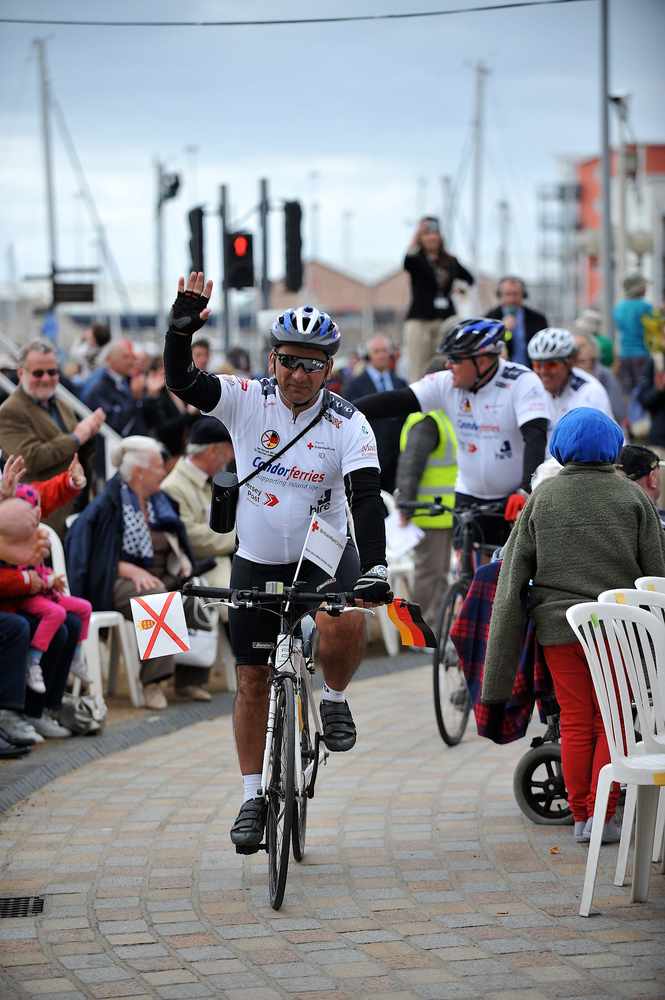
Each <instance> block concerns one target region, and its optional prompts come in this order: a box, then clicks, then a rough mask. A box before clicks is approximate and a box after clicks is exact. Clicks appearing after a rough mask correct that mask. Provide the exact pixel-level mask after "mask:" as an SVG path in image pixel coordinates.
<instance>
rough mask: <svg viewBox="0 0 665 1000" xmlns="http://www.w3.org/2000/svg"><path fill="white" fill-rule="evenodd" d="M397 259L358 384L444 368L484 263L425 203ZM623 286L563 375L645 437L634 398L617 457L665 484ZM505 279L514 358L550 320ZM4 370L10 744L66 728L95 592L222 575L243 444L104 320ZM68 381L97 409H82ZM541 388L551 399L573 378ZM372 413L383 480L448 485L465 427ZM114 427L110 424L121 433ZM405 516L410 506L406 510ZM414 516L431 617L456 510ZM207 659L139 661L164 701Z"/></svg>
mask: <svg viewBox="0 0 665 1000" xmlns="http://www.w3.org/2000/svg"><path fill="white" fill-rule="evenodd" d="M404 267H405V270H406V271H407V273H408V274H409V277H410V280H411V287H412V301H411V305H410V307H409V310H408V314H407V319H406V325H405V331H404V339H403V345H402V349H403V351H404V356H403V357H402V358H400V347H398V346H397V345H396V344H394V343H391V341H390V340H389V339H388V338H387V337H386V336H384V335H375V336H373V337H372V338H371V339H370V340H369V341H368V342H367V344H366V345H365V346H364V348H362V349H361V350H360V351H357V352H353V351H352V352H350V353H348V354H346V355H345V356H344V359H343V361H342V363H341V364H340V365H338V367H337V368H336V369H335V371H334V372H333V376H332V378H331V381H330V383H329V387H330V388H331V389H332V390H334V391H336V392H339V393H340V394H341V395H342V396H344V397H345V398H347V399H349V400H350V401H353V400H354V399H356V398H359V397H361V396H366V395H367V394H370V393H374V392H383V391H386V390H393V389H403V388H405V387H406V385H407V382H406V381H405V380H404V379H403V378H402V377H401V375H400V373H402V372H403V373H404V374H407V373H408V377H409V380H410V381H413V380H415V379H416V378H419V377H420V376H421V375H423V374H424V373H425V372H426V371H436V370H438V369H440V367H441V364H442V359H441V358H440V357H436V350H437V348H438V346H439V343H440V340H441V338H442V336H443V335H444V334H445V333H446V332H447V331H448V330H449V329H451V328H452V326H454V324H455V323H456V322H457V316H456V313H455V301H454V298H453V294H454V293H455V294H456V292H457V289H459V287H460V283H462V286H465V285H470V284H472V283H473V276H472V275H471V274H470V273H469V272H468V271H467V270H466V269H465V268H464V267H463V265H462V264H460V262H459V261H458V260H457V258H456V257H454V256H453V255H452V254H451V253H450V252H449V251H448V250H447V248H446V246H445V242H444V237H443V234H442V233H441V232H440V229H439V226H438V222H437V221H436V219H433V218H432V217H427V218H425V219H423V220H421V223H420V224H419V226H418V228H417V231H416V233H415V235H414V238H413V240H412V242H411V244H410V245H409V247H408V249H407V253H406V257H405V260H404ZM624 288H625V298H624V299H623V300H622V301H621V302H619V303H618V304H617V307H616V310H615V314H614V321H615V323H616V326H617V330H618V341H617V344H618V349H617V352H616V356H613V340H612V338H611V337H610V336H608V335H607V333H608V332H607V331H603V330H602V328H601V327H602V324H601V320H600V314H599V313H598V312H597V311H596V310H594V309H587V310H585V311H584V312H583V313H582V314H581V315H580V316H579V318H578V319H577V320H576V322H575V324H574V326H573V328H572V334H573V338H574V350H573V353H571V354H570V356H569V357H568V358H566V359H565V363H564V362H561V364H560V368H561V371H560V374H561V381H562V385H564V384H567V381H566V380H568V379H569V378H575V377H576V376H575V372H577V373H579V375H580V376H582V375H583V376H584V378H586V379H587V380H589V379H591V380H592V381H593V383H594V384H597V385H598V389H599V391H600V392H602V393H603V394H604V398H605V399H606V400H607V405H606V406H605V405H603V406H601V409H605V410H606V412H607V413H609V414H611V415H612V416H613V417H614V419H615V420H616V421H617V423H618V424H619V425H620V426H621V427H622V429H623V430H624V434H625V438H626V440H629V439H630V437H631V433H632V432H633V433H632V436H633V437H635V436H636V435H635V433H634V431H636V430H637V426H638V422H637V421H633V422H631V413H633V412H634V407H638V409H639V412H640V414H641V416H642V417H643V418H644V419H643V420H642V421H641V424H640V430H641V432H642V434H643V437H642V438H641V439H640V440H639V442H638V444H637V445H630V448H633V449H636V450H634V451H633V452H631V451H630V450H626V452H625V456H624V460H625V467H624V472H625V474H626V475H627V476H629V478H631V479H633V480H634V481H636V482H638V483H639V485H641V486H642V488H643V489H644V490H645V492H646V493H648V495H649V496H650V497H651V498H652V499H653V500H654V501H657V500H658V499H659V494H660V465H659V462H660V460H661V458H663V457H665V365H664V363H663V353H662V351H658V350H654V349H653V344H650V343H648V342H647V341H646V340H645V338H644V318H645V317H654V312H653V310H652V307H651V306H650V305H649V303H648V302H647V301H646V299H645V294H646V283H645V282H644V279H643V278H641V277H640V276H639V275H632V276H629V277H628V278H627V279H626V281H625V283H624ZM496 294H497V305H496V307H495V308H494V309H492V310H489V311H488V316H490V317H496V318H500V319H502V320H503V322H504V324H505V326H506V329H507V331H508V336H507V338H506V354H507V357H508V358H509V359H511V360H513V361H515V362H519V363H523V364H527V365H531V364H532V363H533V362H532V361H531V360H530V357H529V351H528V346H529V343H530V342H531V341H532V340H533V338H534V336H535V335H536V334H537V333H538V332H539V331H540V330H541V329H543V328H544V327H546V326H547V319H546V317H545V316H544V315H543V313H541V312H538V311H537V310H536V309H534V308H532V307H531V305H528V306H527V305H526V304H525V300H526V299H527V289H526V285H525V283H524V281H523V280H522V279H521V278H520V277H519V276H516V275H506V276H504V277H503V278H502V279H501V280H500V282H499V283H498V286H497V290H496ZM656 315H657V314H656ZM647 339H648V338H647ZM656 346H657V345H656ZM213 356H214V351H213V345H212V344H211V342H210V340H209V339H207V338H206V337H205V336H202V335H198V336H197V337H195V339H194V342H193V358H194V362H195V364H196V365H197V366H198V367H200V368H202V369H207V370H217V371H218V372H219V373H221V374H239V375H242V376H243V377H251V376H252V370H251V364H250V357H249V354H248V352H247V351H246V350H245V349H244V348H242V347H240V346H237V347H234V348H233V349H231V350H230V351H229V352H228V354H227V356H226V357H225V358H224V360H223V361H222V363H221V365H218V366H217V367H216V368H214V367H213ZM61 362H62V364H61ZM557 364H558V362H557ZM541 367H542V369H543V370H542V372H541V370H538V374H540V375H541V378H542V379H543V382H544V383H545V379H546V378H550V381H551V376H552V372H553V370H554V367H555V365H554V364H553V363H551V364H549V365H547V366H541ZM546 369H547V371H546ZM3 371H4V373H5V374H6V375H9V376H10V377H11V378H12V379H13V381H14V382H15V384H16V388H15V390H14V391H13V392H12V393H11V394H9V395H8V396H7V395H6V394H4V396H5V398H4V402H3V403H2V405H0V449H1V450H2V455H3V457H4V459H6V458H7V457H8V456H16V464H12V463H11V462H10V463H9V464H8V465H6V466H5V474H4V478H3V485H2V492H1V493H0V642H1V643H2V646H3V650H4V651H5V656H6V662H7V669H6V670H5V672H4V673H3V675H2V679H1V680H0V756H12V755H16V754H19V753H24V752H26V751H27V750H29V747H30V746H31V745H32V744H34V743H35V742H39V740H41V739H44V738H47V739H48V738H56V737H63V736H66V735H68V730H67V728H66V726H63V725H62V721H61V714H60V707H61V703H62V699H63V695H64V693H65V691H66V686H67V681H68V676H69V677H70V680H71V678H72V677H75V676H77V675H78V676H79V678H81V679H83V680H85V676H86V675H85V663H84V662H83V664H82V660H83V659H84V658H83V657H82V652H81V651H82V645H81V643H82V641H83V640H84V639H85V635H86V627H87V617H89V611H90V609H91V610H94V611H104V610H111V609H113V610H116V611H119V612H121V613H122V614H123V615H124V616H125V617H126V618H130V617H131V611H130V604H129V601H130V598H131V597H133V596H138V595H141V594H148V593H153V592H155V591H157V590H159V591H163V590H165V589H173V588H177V587H179V586H180V585H181V584H182V582H183V580H185V579H186V578H188V577H190V576H191V575H193V574H197V573H201V572H205V575H206V579H207V581H208V582H209V583H210V584H211V585H213V586H224V585H226V584H227V583H228V580H229V576H230V563H231V557H232V555H233V551H234V548H235V535H234V534H233V533H230V534H228V535H218V534H216V533H214V532H212V531H211V529H210V528H209V527H208V511H209V507H210V501H211V482H212V478H213V477H214V475H215V474H216V473H217V472H219V471H221V470H223V469H233V446H232V443H231V440H230V437H229V435H228V433H227V431H226V429H225V428H224V427H223V425H221V424H220V423H219V422H218V421H217V420H214V419H212V418H207V417H204V416H201V414H200V413H199V412H198V411H196V410H195V409H193V408H192V407H191V406H188V405H186V404H184V403H183V402H182V401H181V400H180V399H179V398H178V397H176V396H175V395H174V394H173V393H171V392H170V391H169V389H168V388H167V386H166V383H165V377H164V365H163V360H162V357H161V351H160V349H159V346H158V345H157V344H150V343H147V344H144V345H140V346H139V345H136V344H133V343H132V342H131V341H130V340H129V339H124V338H120V339H113V338H112V337H111V333H110V330H109V328H108V327H107V326H105V325H104V324H100V323H96V324H93V325H92V326H91V327H90V328H88V329H86V330H85V331H84V333H83V334H82V335H81V337H80V339H79V340H78V341H77V342H76V343H75V344H74V345H73V347H72V348H71V351H70V352H69V355H68V357H67V358H66V359H63V358H62V355H61V354H59V352H58V351H57V350H56V349H55V348H54V345H53V343H52V342H51V341H49V340H46V339H35V340H31V341H29V342H28V343H26V344H25V345H24V346H23V347H22V348H21V350H20V352H19V353H18V355H17V357H16V361H15V365H14V366H13V367H12V366H11V365H10V363H9V360H8V359H6V358H5V359H4V360H3ZM557 371H558V369H557ZM261 374H262V373H261ZM59 385H63V386H64V387H65V388H67V389H69V390H70V391H71V392H73V393H74V395H75V396H77V397H78V398H79V399H80V400H81V401H82V402H83V403H84V404H85V405H86V406H87V407H88V408H89V411H90V412H89V413H88V414H87V415H86V416H84V417H82V418H81V417H79V416H77V414H76V413H75V411H74V408H73V407H72V406H71V405H70V403H69V402H68V401H67V400H68V399H69V397H66V395H65V396H64V397H63V396H62V394H59V393H58V392H57V389H58V386H59ZM546 388H550V392H551V394H552V397H553V399H555V400H556V397H557V396H558V395H560V393H561V391H562V389H561V388H556V387H555V388H551V387H550V386H549V384H548V383H546ZM631 407H632V408H633V409H631ZM372 424H373V429H374V431H375V434H376V438H377V444H378V452H379V459H380V464H381V470H382V471H381V486H382V489H383V490H385V491H386V492H387V493H393V491H394V490H395V488H396V487H397V488H398V496H399V497H400V498H401V499H402V500H407V501H416V500H419V501H423V500H427V499H428V498H431V497H432V496H434V495H439V494H442V493H444V494H445V493H447V492H451V486H450V484H451V483H452V482H454V479H455V471H456V442H455V435H454V433H453V431H452V428H451V425H450V422H449V421H448V419H447V417H446V414H445V413H443V411H436V412H432V413H428V414H417V415H415V414H414V415H413V417H412V418H409V419H407V421H403V420H402V419H401V418H394V417H387V418H381V419H377V420H374V421H372ZM105 428H110V430H111V431H113V432H114V436H113V441H112V446H110V447H109V442H108V441H107V440H105V438H106V437H107V436H108V435H107V432H106V431H105ZM645 445H648V447H644V446H645ZM109 463H110V464H111V465H112V467H111V468H109V467H108V466H109ZM661 464H662V463H661ZM30 485H32V487H33V488H32V490H31V489H30V488H29V487H30ZM39 519H41V521H42V522H43V523H45V524H47V525H48V526H50V527H51V528H53V530H54V531H55V532H56V533H57V534H58V535H59V536H60V538H61V539H62V540H63V542H64V547H65V553H66V564H67V579H66V580H61V579H56V578H55V577H54V575H53V573H52V570H51V569H50V567H49V565H48V547H47V545H46V541H45V539H44V537H43V534H42V533H41V532H40V530H39V529H38V527H37V525H38V521H39ZM408 519H409V517H408V515H404V516H403V522H404V523H406V521H407V520H408ZM414 522H415V523H416V524H417V525H418V526H420V527H422V529H423V536H422V539H421V541H420V542H419V543H418V546H417V548H416V550H415V552H414V559H415V565H416V573H415V581H416V584H415V586H416V594H415V597H416V599H417V600H418V601H419V603H421V605H422V606H423V609H424V610H425V615H426V618H428V619H429V620H431V621H435V620H436V618H437V611H438V608H439V607H440V604H441V601H442V598H443V595H444V592H445V586H446V578H447V572H448V566H449V562H450V553H451V540H452V525H451V518H450V515H448V514H444V515H440V516H439V517H438V518H432V517H430V518H428V517H427V516H422V515H416V517H415V518H414ZM99 553H103V558H97V557H96V556H97V554H99ZM45 560H46V562H45ZM77 601H78V602H80V603H77ZM86 604H87V605H88V608H87V609H86V607H85V605H86ZM221 627H223V624H222V626H221ZM28 668H29V669H28ZM208 674H209V671H208V670H207V669H204V668H200V667H191V666H185V665H183V664H181V663H179V662H178V661H177V660H174V658H173V657H160V658H157V659H152V660H149V661H146V662H145V663H144V664H143V665H142V667H141V675H140V680H141V683H142V684H143V691H144V699H145V704H146V707H148V708H150V709H153V710H159V709H163V708H165V707H167V705H168V696H167V695H168V687H169V685H172V686H171V688H170V690H171V692H172V696H173V697H175V698H177V699H183V698H184V699H195V700H206V699H209V697H210V694H209V691H208V682H209V677H208ZM70 675H71V676H70Z"/></svg>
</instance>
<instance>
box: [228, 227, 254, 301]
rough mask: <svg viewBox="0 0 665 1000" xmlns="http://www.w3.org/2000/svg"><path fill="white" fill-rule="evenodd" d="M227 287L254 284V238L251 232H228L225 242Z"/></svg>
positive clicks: (248, 286) (249, 286)
mask: <svg viewBox="0 0 665 1000" xmlns="http://www.w3.org/2000/svg"><path fill="white" fill-rule="evenodd" d="M224 285H225V287H226V288H252V287H253V286H254V238H253V236H252V234H251V233H227V234H226V240H225V242H224Z"/></svg>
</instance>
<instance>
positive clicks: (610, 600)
mask: <svg viewBox="0 0 665 1000" xmlns="http://www.w3.org/2000/svg"><path fill="white" fill-rule="evenodd" d="M645 579H651V578H650V577H646V578H645ZM598 600H599V602H600V603H601V604H627V605H630V606H631V607H633V608H645V609H646V610H647V611H650V612H651V613H652V614H653V615H655V616H656V618H657V619H658V621H660V622H662V623H663V624H664V625H665V593H662V592H658V591H655V590H629V589H627V588H622V587H618V588H614V589H613V590H605V591H603V593H602V594H599V595H598ZM656 670H657V675H658V676H657V678H656V680H657V683H658V684H659V687H660V691H661V697H662V699H663V701H665V655H664V656H663V658H662V659H660V660H658V659H657V660H656ZM653 730H654V731H653V732H651V731H650V732H647V733H645V734H644V736H643V746H644V750H645V752H646V753H665V724H664V723H663V720H662V719H659V718H658V717H657V716H655V717H654V726H653ZM636 803H637V788H636V786H635V785H629V787H628V788H627V790H626V803H625V806H624V810H623V826H622V828H621V843H620V844H619V854H618V857H617V867H616V873H615V876H614V884H615V885H623V884H624V882H625V879H626V867H627V863H628V851H629V849H630V837H631V833H632V830H633V821H634V818H635V805H636ZM661 858H662V859H663V862H662V866H661V872H662V873H663V874H665V788H662V789H661V791H660V796H659V798H658V814H657V817H656V833H655V836H654V842H653V854H652V856H651V860H652V861H653V862H658V861H660V860H661Z"/></svg>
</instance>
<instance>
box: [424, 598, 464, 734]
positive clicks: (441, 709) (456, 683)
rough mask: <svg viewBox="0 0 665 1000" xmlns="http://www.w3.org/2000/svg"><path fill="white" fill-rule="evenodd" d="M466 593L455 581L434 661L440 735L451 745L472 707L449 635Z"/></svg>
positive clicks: (445, 606) (441, 620) (461, 730)
mask: <svg viewBox="0 0 665 1000" xmlns="http://www.w3.org/2000/svg"><path fill="white" fill-rule="evenodd" d="M465 597H466V588H465V586H464V584H462V583H459V582H458V583H453V584H452V586H451V587H450V589H449V590H448V593H447V595H446V599H445V601H444V604H443V608H442V609H441V618H440V619H439V629H438V633H437V635H438V639H437V645H436V649H435V650H434V660H433V662H432V668H433V680H434V711H435V713H436V723H437V726H438V727H439V733H440V734H441V739H442V740H443V741H444V743H447V744H448V746H449V747H454V746H456V745H457V744H458V743H459V742H460V740H461V739H462V737H463V736H464V731H465V729H466V724H467V722H468V719H469V712H470V711H471V698H470V697H469V689H468V688H467V686H466V680H465V677H464V673H463V671H462V668H461V666H460V662H459V657H458V655H457V650H456V649H455V647H454V645H453V643H452V640H451V638H450V629H451V628H452V625H453V622H454V621H455V619H456V618H457V615H458V614H459V610H460V608H461V607H462V603H463V601H464V598H465Z"/></svg>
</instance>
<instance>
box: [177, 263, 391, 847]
mask: <svg viewBox="0 0 665 1000" xmlns="http://www.w3.org/2000/svg"><path fill="white" fill-rule="evenodd" d="M211 292H212V282H211V281H208V282H207V283H205V284H204V278H203V275H202V274H200V273H198V274H197V273H193V274H191V275H190V277H189V280H188V282H187V287H185V281H184V279H183V278H181V279H180V282H179V283H178V297H177V299H176V301H175V302H174V304H173V307H172V309H171V313H170V315H169V330H168V332H167V334H166V342H165V347H164V363H165V370H166V380H167V385H168V387H169V388H170V389H171V390H172V391H173V392H175V393H176V394H177V395H178V396H179V397H180V398H181V399H182V400H184V401H185V402H186V403H191V404H193V405H194V406H197V407H199V409H201V410H203V411H204V412H205V413H209V414H211V415H212V416H214V417H217V418H218V419H219V420H220V421H222V422H223V423H224V424H226V426H227V427H228V430H229V432H230V434H231V439H232V441H233V446H234V451H235V457H236V465H237V471H238V478H239V479H242V478H244V477H245V476H247V475H249V474H250V473H251V472H252V471H254V470H256V469H257V468H258V467H259V466H261V465H262V464H263V463H264V462H265V461H266V460H268V462H269V460H270V456H271V453H274V454H277V453H278V452H279V451H281V450H282V449H283V448H284V447H285V445H287V444H288V442H289V441H290V440H292V439H293V438H295V437H296V436H297V435H298V434H299V433H300V432H301V431H304V430H307V428H308V425H310V424H313V425H312V426H311V427H310V429H309V430H307V433H305V434H303V436H302V437H301V438H300V439H299V440H298V441H297V442H296V443H294V445H293V447H291V448H289V449H288V450H287V451H286V452H285V454H284V455H283V456H282V457H280V458H278V459H277V460H275V461H274V462H272V463H270V462H269V464H268V465H267V466H266V467H265V468H264V469H263V470H262V471H261V472H260V473H259V474H258V475H257V476H255V478H254V479H252V481H251V482H250V483H247V485H246V486H243V487H242V489H241V490H240V495H239V499H238V508H237V532H238V550H237V552H236V554H235V556H234V559H233V565H232V570H231V584H230V585H231V587H232V588H239V589H245V588H251V587H258V588H259V589H261V590H263V589H265V584H266V583H267V582H268V581H273V580H277V581H282V582H283V583H285V584H291V583H292V582H293V577H294V572H295V569H296V564H297V560H298V557H299V556H300V552H301V550H302V547H303V543H304V541H305V536H306V534H307V530H308V527H309V524H310V522H311V519H312V515H313V514H315V513H317V514H321V517H322V519H323V520H325V521H327V522H329V523H330V524H331V525H333V526H334V527H335V528H337V529H338V530H339V531H342V532H344V531H346V506H345V504H346V499H347V497H348V499H349V503H350V507H351V513H352V515H353V520H354V526H355V533H356V538H357V540H358V550H356V548H355V546H354V545H353V543H352V542H351V541H350V540H349V542H348V544H347V547H346V549H345V551H344V553H343V554H342V558H341V561H340V564H339V567H338V569H337V571H336V575H335V580H334V581H331V580H330V579H328V578H327V577H326V574H325V573H323V571H321V570H319V569H318V567H315V566H314V565H313V564H311V563H307V561H305V562H304V563H303V569H302V570H301V572H300V575H299V578H298V579H299V580H300V581H302V582H303V583H304V584H305V585H306V589H307V590H310V591H311V590H312V589H313V588H316V589H320V590H321V593H322V595H323V594H324V593H325V590H326V589H328V590H335V591H353V592H354V594H355V595H356V597H357V600H358V602H359V603H360V604H362V605H369V606H373V605H375V604H382V603H385V602H387V601H389V600H391V594H390V587H389V584H388V580H387V570H386V556H385V529H384V510H383V505H382V502H381V496H380V481H379V463H378V460H377V457H376V442H375V439H374V434H373V433H372V430H371V428H370V427H369V426H368V424H367V421H366V420H365V419H364V417H363V416H362V414H360V413H359V412H358V411H357V410H356V408H355V407H354V406H353V405H352V404H351V403H347V402H346V401H345V400H343V399H341V398H340V397H339V396H336V395H335V394H334V393H331V392H328V390H326V389H325V388H324V383H325V380H326V379H327V378H328V376H329V375H330V371H331V369H332V357H333V355H334V354H335V353H336V351H337V349H338V347H339V344H340V332H339V329H338V327H337V325H336V324H335V323H334V321H333V320H332V319H331V318H330V316H328V315H327V314H326V313H323V312H319V310H318V309H316V308H314V307H313V306H303V307H301V308H300V309H291V310H286V311H285V312H284V313H283V314H282V315H281V316H280V317H279V318H278V319H277V320H276V321H275V323H274V324H273V327H272V331H271V342H272V350H271V353H270V361H269V364H270V370H271V373H272V376H273V377H272V378H267V379H261V380H257V379H246V378H238V377H236V376H227V375H222V376H217V375H210V374H208V373H207V372H203V371H199V369H198V368H196V366H195V365H194V363H193V361H192V350H191V338H192V335H193V334H194V333H195V332H196V331H197V330H198V329H200V328H201V327H202V326H203V324H204V323H205V321H206V320H207V318H208V316H209V315H210V311H209V309H208V300H209V298H210V294H211ZM317 417H318V419H316V418H317ZM322 599H323V598H322ZM317 625H318V634H319V646H318V661H319V663H320V665H321V668H322V672H323V677H324V682H325V683H324V692H323V700H322V702H321V721H322V725H323V738H324V741H325V743H326V745H327V747H328V749H330V750H336V751H344V750H350V749H351V747H352V746H353V745H354V743H355V740H356V729H355V724H354V722H353V718H352V715H351V711H350V709H349V706H348V703H347V701H346V697H345V694H344V692H345V690H346V687H347V685H348V683H349V681H350V679H351V677H352V676H353V674H354V672H355V671H356V669H357V668H358V666H359V664H360V661H361V659H362V655H363V652H364V625H363V620H362V615H360V614H359V613H357V612H349V613H348V614H345V615H343V616H342V617H341V618H331V617H329V616H328V615H319V616H318V620H317ZM229 628H230V633H231V645H232V647H233V651H234V654H235V657H236V662H237V664H238V692H237V695H236V700H235V704H234V718H233V721H234V731H235V736H236V744H237V748H238V758H239V761H240V769H241V771H242V774H243V790H244V798H243V803H242V805H241V808H240V812H239V814H238V817H237V819H236V821H235V823H234V824H233V827H232V829H231V840H232V841H233V843H234V844H235V845H236V849H237V850H239V851H240V852H241V853H243V854H249V853H253V852H254V851H256V850H258V848H259V845H260V843H261V839H262V837H263V830H264V826H265V800H264V798H262V797H258V796H257V794H256V793H257V791H258V788H259V786H260V783H261V773H260V772H261V764H262V759H263V746H264V741H265V730H266V723H267V713H268V680H269V678H268V671H267V669H266V665H267V663H268V657H269V654H270V651H271V647H272V645H273V644H274V640H275V638H276V634H277V629H278V619H277V618H276V617H275V616H274V615H272V614H270V613H268V612H265V611H256V610H251V611H250V610H238V609H230V611H229Z"/></svg>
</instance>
